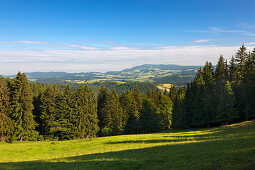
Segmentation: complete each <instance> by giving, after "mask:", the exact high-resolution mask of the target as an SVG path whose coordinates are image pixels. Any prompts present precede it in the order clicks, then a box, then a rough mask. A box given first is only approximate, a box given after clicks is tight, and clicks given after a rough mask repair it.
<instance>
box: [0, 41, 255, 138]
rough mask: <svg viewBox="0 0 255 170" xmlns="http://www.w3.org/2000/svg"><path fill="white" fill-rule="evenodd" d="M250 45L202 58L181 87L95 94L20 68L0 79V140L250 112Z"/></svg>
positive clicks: (233, 117)
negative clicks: (32, 79)
mask: <svg viewBox="0 0 255 170" xmlns="http://www.w3.org/2000/svg"><path fill="white" fill-rule="evenodd" d="M254 101H255V49H254V50H253V51H252V52H247V50H246V47H245V46H242V47H240V49H239V50H238V52H237V53H236V54H235V56H234V57H232V60H231V61H230V62H229V63H228V62H227V61H226V60H225V59H224V58H223V56H220V58H219V60H218V63H217V65H216V68H215V69H214V68H213V66H212V63H210V62H206V63H205V66H204V67H202V68H200V69H199V70H198V71H197V72H196V75H195V77H194V80H193V81H192V82H191V83H189V84H188V85H186V86H183V87H179V88H176V87H175V86H171V89H170V91H169V92H168V91H166V90H165V91H164V92H162V91H160V90H158V89H150V88H148V89H147V93H146V94H143V93H140V91H139V88H138V86H135V88H133V89H132V90H127V91H125V92H124V93H122V94H117V93H116V91H115V90H114V89H113V90H112V91H110V90H109V89H107V88H106V87H104V86H102V87H101V89H100V91H99V93H98V95H97V96H96V95H95V93H94V92H92V91H91V89H90V88H89V87H88V85H82V84H81V85H80V86H78V87H71V86H70V85H56V84H55V85H51V84H42V83H29V82H28V79H27V76H26V75H25V74H24V73H20V72H19V73H18V74H17V75H16V77H15V78H13V79H11V78H3V77H1V78H0V135H1V136H0V140H2V141H14V140H43V139H50V140H68V139H79V138H89V137H95V136H109V135H119V134H134V133H135V134H137V133H149V132H156V131H160V130H167V129H170V128H190V127H209V126H215V125H220V124H228V123H232V122H238V121H243V120H248V119H251V118H254V117H255V102H254Z"/></svg>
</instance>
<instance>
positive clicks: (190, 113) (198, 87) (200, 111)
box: [172, 45, 255, 128]
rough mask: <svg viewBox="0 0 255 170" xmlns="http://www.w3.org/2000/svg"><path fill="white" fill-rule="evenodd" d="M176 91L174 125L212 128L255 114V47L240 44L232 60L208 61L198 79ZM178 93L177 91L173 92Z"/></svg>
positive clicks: (197, 76)
mask: <svg viewBox="0 0 255 170" xmlns="http://www.w3.org/2000/svg"><path fill="white" fill-rule="evenodd" d="M173 91H175V93H176V94H177V95H176V98H175V103H174V109H173V127H176V128H189V127H208V126H215V125H220V124H226V123H231V122H237V121H243V120H247V119H251V118H254V117H255V49H254V50H253V51H252V52H251V53H250V52H247V49H246V47H245V46H244V45H243V46H242V47H240V49H239V50H238V52H237V53H236V55H235V56H233V57H232V59H231V61H230V62H227V60H225V59H224V58H223V56H220V58H219V60H218V63H217V65H216V68H213V66H212V63H210V62H206V63H205V66H204V67H203V68H200V69H199V70H198V71H197V74H196V76H195V78H194V81H193V82H191V83H189V84H188V85H187V86H185V87H183V88H179V90H178V91H176V90H172V92H173ZM173 93H174V92H173Z"/></svg>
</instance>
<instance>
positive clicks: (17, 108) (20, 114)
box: [10, 72, 37, 140]
mask: <svg viewBox="0 0 255 170" xmlns="http://www.w3.org/2000/svg"><path fill="white" fill-rule="evenodd" d="M10 89H11V103H10V108H11V119H12V121H13V123H14V136H13V137H14V138H15V139H18V140H34V139H36V138H37V133H36V131H35V125H36V123H35V120H34V117H33V113H32V111H33V108H34V107H33V96H32V91H31V87H30V85H29V83H28V80H27V77H26V75H25V74H24V73H20V72H18V74H17V76H16V78H15V79H14V81H12V83H11V84H10Z"/></svg>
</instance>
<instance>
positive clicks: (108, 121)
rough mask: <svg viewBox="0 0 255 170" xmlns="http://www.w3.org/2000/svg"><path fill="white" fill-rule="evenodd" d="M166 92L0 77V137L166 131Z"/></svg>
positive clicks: (168, 112)
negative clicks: (95, 90) (122, 90)
mask: <svg viewBox="0 0 255 170" xmlns="http://www.w3.org/2000/svg"><path fill="white" fill-rule="evenodd" d="M171 114H172V102H171V101H170V100H169V96H168V93H167V92H165V93H162V92H160V91H159V90H150V89H148V95H144V94H142V93H140V92H139V89H138V87H137V86H136V87H135V88H134V89H133V90H127V91H126V92H125V93H123V94H122V95H120V96H119V95H118V94H117V93H116V92H115V90H113V91H109V90H108V89H107V88H106V87H104V86H102V87H101V89H100V92H99V95H98V97H96V96H95V95H94V93H93V92H91V91H90V89H89V87H88V86H87V85H85V86H84V85H80V86H79V87H70V86H69V85H66V86H65V87H64V89H63V86H62V85H61V86H59V85H50V84H30V83H28V80H27V77H26V75H25V74H24V73H23V74H22V73H20V72H19V73H18V74H17V76H16V78H14V79H10V78H6V79H4V78H3V77H1V78H0V135H1V136H0V137H1V138H0V140H2V141H10V140H43V139H50V140H56V139H57V140H68V139H79V138H89V137H95V136H96V135H99V136H108V135H118V134H131V133H147V132H154V131H159V130H163V129H169V128H170V125H171Z"/></svg>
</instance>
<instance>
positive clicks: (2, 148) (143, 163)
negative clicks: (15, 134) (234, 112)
mask: <svg viewBox="0 0 255 170" xmlns="http://www.w3.org/2000/svg"><path fill="white" fill-rule="evenodd" d="M254 131H255V121H254V120H253V121H246V122H242V123H238V124H233V125H228V126H222V127H218V128H210V129H193V130H192V129H191V130H169V131H165V132H160V133H153V134H141V135H122V136H112V137H98V138H94V139H85V140H71V141H38V142H15V143H12V144H10V143H3V142H1V143H0V162H1V163H0V169H253V168H255V134H254ZM198 151H199V152H198Z"/></svg>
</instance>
